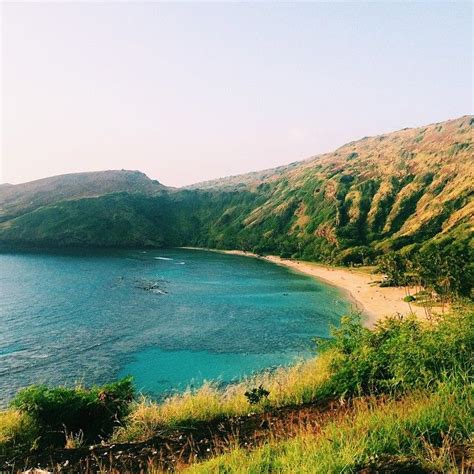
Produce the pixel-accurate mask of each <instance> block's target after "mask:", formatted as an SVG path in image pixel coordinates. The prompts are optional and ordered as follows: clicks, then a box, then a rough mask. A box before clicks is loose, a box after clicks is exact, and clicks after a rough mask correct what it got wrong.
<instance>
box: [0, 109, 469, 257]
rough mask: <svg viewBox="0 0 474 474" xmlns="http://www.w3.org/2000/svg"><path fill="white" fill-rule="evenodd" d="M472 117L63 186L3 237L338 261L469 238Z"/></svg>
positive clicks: (29, 242) (7, 227) (2, 228)
mask: <svg viewBox="0 0 474 474" xmlns="http://www.w3.org/2000/svg"><path fill="white" fill-rule="evenodd" d="M473 125H474V118H473V117H471V116H465V117H461V118H459V119H456V120H450V121H447V122H442V123H438V124H432V125H429V126H426V127H422V128H416V129H405V130H401V131H398V132H394V133H390V134H386V135H380V136H377V137H371V138H363V139H361V140H358V141H354V142H351V143H348V144H346V145H344V146H342V147H341V148H339V149H337V150H336V151H334V152H333V153H328V154H324V155H319V156H316V157H313V158H311V159H309V160H306V161H302V162H298V163H293V164H291V165H288V166H284V167H279V168H276V169H274V170H266V171H263V172H256V173H250V174H247V175H242V176H236V177H230V178H224V179H220V180H216V181H211V182H206V183H201V184H197V185H194V186H192V187H190V188H188V189H182V190H176V192H173V193H165V194H162V195H156V196H154V195H153V193H149V192H147V191H142V190H141V189H139V188H137V189H134V191H138V192H137V193H134V194H131V192H130V191H129V190H125V191H128V192H125V193H119V194H110V195H107V196H100V197H97V198H94V199H80V200H76V201H67V200H63V198H62V196H59V197H58V198H57V200H56V201H57V202H55V203H54V204H53V203H51V204H50V205H45V206H43V207H42V208H40V209H36V210H34V211H32V212H25V213H24V214H22V215H21V216H19V217H17V218H14V219H9V220H6V221H5V222H3V223H2V224H0V242H1V243H3V245H4V246H5V245H10V246H12V245H14V246H17V245H24V246H25V245H26V246H39V245H46V246H53V247H54V246H69V245H93V246H117V245H120V246H173V245H175V246H178V245H199V246H206V247H217V248H240V249H245V250H253V251H256V252H262V253H278V254H280V255H283V256H295V257H300V258H306V259H316V260H326V261H338V262H339V263H351V262H352V263H358V262H361V261H363V260H367V259H368V260H370V259H372V258H373V257H374V256H375V255H376V254H378V253H381V252H385V251H388V250H399V249H401V248H404V247H406V246H409V245H412V244H416V243H424V242H427V241H429V240H430V239H433V238H437V239H439V238H441V237H446V238H447V239H451V240H456V241H461V240H462V241H465V242H467V241H469V240H470V239H471V235H472V234H471V232H472V217H473V215H474V204H473V200H472V194H473V186H472V183H473V182H474V160H473V150H474V147H473ZM6 189H7V190H8V189H9V188H6ZM103 194H104V193H103ZM150 194H151V195H150ZM2 207H3V206H2Z"/></svg>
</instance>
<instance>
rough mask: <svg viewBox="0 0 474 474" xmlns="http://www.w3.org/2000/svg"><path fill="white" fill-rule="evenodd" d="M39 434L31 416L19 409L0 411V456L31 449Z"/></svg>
mask: <svg viewBox="0 0 474 474" xmlns="http://www.w3.org/2000/svg"><path fill="white" fill-rule="evenodd" d="M38 436H39V430H38V427H37V426H36V423H35V422H34V420H33V418H32V417H31V416H29V415H28V414H27V413H23V412H21V411H19V410H14V409H10V410H3V411H0V456H1V455H6V454H11V453H15V452H16V451H18V450H24V447H25V446H28V447H29V449H33V448H34V447H35V445H36V440H37V438H38Z"/></svg>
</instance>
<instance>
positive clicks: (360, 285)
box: [183, 247, 425, 327]
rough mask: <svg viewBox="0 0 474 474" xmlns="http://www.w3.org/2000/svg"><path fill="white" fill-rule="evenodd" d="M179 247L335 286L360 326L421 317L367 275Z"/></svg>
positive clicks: (397, 291)
mask: <svg viewBox="0 0 474 474" xmlns="http://www.w3.org/2000/svg"><path fill="white" fill-rule="evenodd" d="M183 248H186V249H189V250H204V251H210V252H218V253H224V254H228V255H239V256H242V257H251V258H258V259H260V260H266V261H267V262H270V263H273V264H276V265H281V266H283V267H286V268H289V269H290V270H293V271H296V272H298V273H303V274H305V275H307V276H310V277H312V278H315V279H317V280H319V281H321V282H323V283H326V284H329V285H332V286H335V287H337V288H338V289H339V290H342V291H343V292H344V293H345V296H346V297H347V298H348V299H349V301H350V302H352V303H353V304H354V305H355V306H356V307H357V309H358V310H359V311H361V313H362V314H363V315H364V316H365V321H364V323H365V325H366V326H368V327H372V326H373V325H374V324H375V323H376V322H377V321H379V320H380V319H383V318H384V317H385V316H389V315H395V314H400V315H403V316H406V315H408V314H410V313H414V314H415V315H416V316H417V317H420V318H423V317H424V316H425V312H424V309H423V308H421V307H417V306H415V305H410V304H408V303H407V302H405V301H403V298H404V297H405V296H406V293H405V289H404V288H402V287H380V286H376V282H377V280H378V278H377V276H376V275H372V274H370V273H364V272H361V271H357V270H354V269H351V268H343V267H331V266H329V265H323V264H319V263H315V262H307V261H303V260H292V259H286V258H281V257H277V256H274V255H267V256H259V255H256V254H254V253H252V252H246V251H243V250H219V249H205V248H199V247H183Z"/></svg>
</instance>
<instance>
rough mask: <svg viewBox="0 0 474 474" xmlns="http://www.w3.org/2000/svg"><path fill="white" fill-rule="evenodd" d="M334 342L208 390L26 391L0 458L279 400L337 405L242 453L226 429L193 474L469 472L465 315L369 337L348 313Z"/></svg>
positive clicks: (472, 348) (4, 434)
mask: <svg viewBox="0 0 474 474" xmlns="http://www.w3.org/2000/svg"><path fill="white" fill-rule="evenodd" d="M333 335H334V338H333V339H331V340H329V341H319V342H318V350H319V356H318V357H317V358H315V359H313V360H309V361H307V362H301V363H300V364H298V365H296V366H294V367H291V368H289V369H280V370H278V371H276V372H274V373H271V374H264V375H260V376H258V377H256V378H253V379H250V380H247V381H245V382H243V383H241V384H237V385H232V386H229V387H227V388H226V389H222V390H220V389H218V388H217V387H215V386H213V385H212V384H206V385H204V386H203V387H202V388H200V389H198V390H196V391H188V392H186V393H183V394H179V395H174V396H172V397H170V398H168V399H167V400H165V401H164V402H163V403H155V402H151V401H149V400H146V399H138V400H136V399H135V400H132V398H133V388H132V386H131V383H130V380H123V381H120V382H117V383H116V384H111V385H108V386H106V387H102V388H93V389H85V388H82V387H78V388H75V389H67V388H48V387H44V386H35V387H30V388H27V389H25V390H23V391H21V392H20V393H19V394H18V395H17V397H16V398H15V399H14V400H13V401H12V403H11V408H10V409H8V410H6V411H4V412H1V413H0V456H1V458H0V459H3V460H4V461H5V460H8V459H11V458H12V457H14V456H18V455H19V453H23V454H25V453H28V452H30V453H31V452H35V450H36V451H38V450H42V449H46V448H47V447H48V446H56V447H58V448H59V447H61V448H62V447H64V446H66V447H68V448H75V447H78V446H80V445H82V444H84V443H91V442H98V441H99V440H103V441H107V440H108V441H110V442H113V443H117V442H137V441H143V440H146V439H149V438H151V437H153V436H156V435H157V434H159V433H160V434H162V433H166V432H170V431H171V430H179V429H183V428H184V427H186V428H189V427H192V426H196V427H197V426H202V423H211V422H216V421H218V420H225V419H226V418H228V417H231V416H239V415H240V416H241V415H249V414H251V413H264V412H265V413H271V412H274V411H275V410H278V409H279V407H285V406H289V405H291V406H301V407H304V406H308V405H315V406H317V407H319V408H318V410H319V411H320V412H321V413H324V411H325V410H326V407H327V406H328V404H330V403H332V404H334V403H336V404H337V405H338V406H340V407H341V409H340V410H339V411H336V412H334V413H333V414H332V415H331V416H328V417H327V418H326V419H325V421H324V422H322V421H321V422H318V424H317V426H314V425H312V426H310V427H308V426H304V425H302V426H301V427H300V429H299V430H298V431H297V432H296V433H293V434H296V436H293V437H292V438H291V439H288V440H285V439H283V440H282V438H285V437H287V436H288V435H289V433H286V434H285V433H284V431H285V428H284V426H283V427H280V428H279V429H275V430H272V429H270V430H269V433H268V436H267V438H266V441H265V442H263V444H262V445H261V446H260V447H257V449H254V450H251V451H248V450H246V449H244V448H243V447H241V446H239V440H238V436H235V434H234V435H232V434H231V433H228V438H230V439H232V441H231V442H229V443H227V445H221V446H220V447H219V449H217V448H216V450H215V452H222V451H224V452H225V451H228V450H229V449H230V448H231V447H235V449H234V450H232V451H230V452H227V453H226V454H223V455H222V456H219V457H217V458H215V459H212V460H210V461H208V462H207V463H205V464H203V465H200V464H197V465H195V466H194V467H193V468H192V469H194V470H195V471H196V472H275V471H276V472H279V471H280V472H294V469H296V470H297V471H298V472H342V471H348V472H349V471H352V470H357V469H358V468H361V467H363V466H368V465H374V466H375V465H377V464H380V463H397V462H402V463H405V464H406V463H414V465H416V466H418V467H420V466H422V467H423V469H431V470H435V471H436V470H438V471H439V472H447V471H448V470H449V469H455V467H456V466H457V467H456V469H457V468H459V466H461V465H465V466H467V465H468V463H469V462H470V460H469V456H470V455H469V450H468V445H469V443H470V436H471V435H472V432H473V431H474V425H473V420H474V416H472V415H474V408H473V385H472V382H473V378H472V377H473V375H474V374H473V354H474V312H473V311H472V310H466V309H463V310H461V309H460V310H458V311H456V313H455V314H450V315H441V316H438V317H436V319H433V320H431V321H424V322H422V321H418V320H416V319H414V318H405V319H400V318H388V319H386V320H383V321H381V322H380V323H379V324H378V325H377V326H376V327H375V328H374V329H373V330H369V329H366V328H364V327H363V326H362V325H361V321H360V317H359V316H358V315H353V316H350V317H346V318H344V319H343V320H342V324H341V326H340V327H339V328H338V329H335V330H334V334H333ZM157 456H158V457H159V454H157ZM463 463H464V464H463ZM157 466H158V467H159V463H158V461H157ZM292 466H293V468H292ZM184 467H185V466H182V468H184ZM420 469H421V468H420ZM466 472H467V471H466Z"/></svg>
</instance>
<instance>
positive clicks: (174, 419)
mask: <svg viewBox="0 0 474 474" xmlns="http://www.w3.org/2000/svg"><path fill="white" fill-rule="evenodd" d="M336 356H337V354H336V353H335V352H334V351H332V350H328V351H326V352H324V353H323V354H321V356H319V357H317V358H313V359H310V360H308V361H304V362H299V363H297V364H296V365H294V366H292V367H289V368H280V369H277V370H276V371H274V372H271V373H264V374H261V375H259V376H256V377H253V378H251V379H249V380H247V381H245V382H242V383H239V384H235V385H230V386H228V387H227V388H226V389H224V390H222V389H219V388H218V387H216V385H214V384H213V383H212V382H208V383H205V384H204V385H203V386H202V387H200V388H199V389H197V390H194V391H191V390H187V391H185V392H184V393H181V394H176V395H173V396H171V397H169V398H168V399H166V400H165V401H164V402H163V403H161V404H157V403H155V402H152V401H150V400H148V399H146V398H142V399H141V400H139V401H138V402H136V403H135V404H134V405H133V406H132V408H131V413H130V415H129V416H128V418H127V420H126V423H125V424H124V425H123V426H122V427H120V428H119V429H118V430H116V432H115V435H114V438H113V440H114V441H120V442H124V441H137V440H144V439H147V438H149V437H151V436H153V435H154V434H156V433H157V432H160V430H163V429H169V428H176V427H179V426H187V425H189V424H192V423H196V422H203V421H210V420H218V419H221V418H224V417H229V416H237V415H246V414H249V413H256V412H262V411H264V410H265V409H268V408H270V407H279V406H286V405H300V404H303V403H307V402H310V401H312V400H314V398H315V396H316V395H317V391H318V388H319V387H320V386H321V385H322V384H323V383H324V382H325V381H327V380H328V378H329V376H330V366H331V364H333V363H334V359H335V357H336ZM259 385H262V386H264V387H265V388H266V389H267V390H268V391H269V392H270V395H269V397H268V399H267V400H265V402H264V403H260V404H250V403H249V401H248V399H247V397H246V396H245V392H246V391H247V390H248V389H249V388H251V387H255V386H259Z"/></svg>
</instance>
